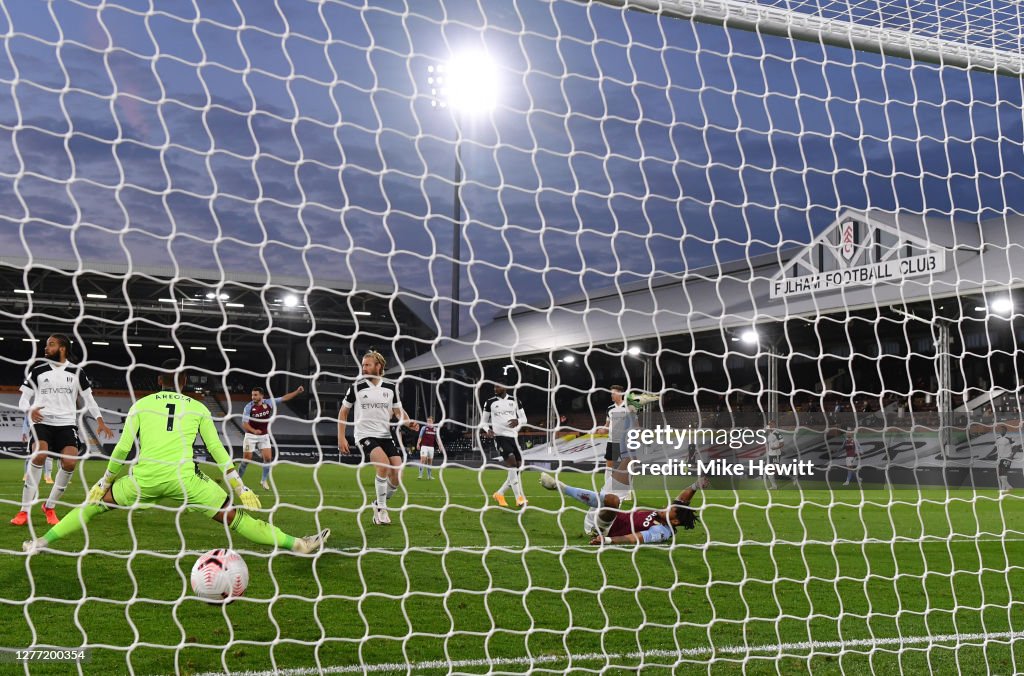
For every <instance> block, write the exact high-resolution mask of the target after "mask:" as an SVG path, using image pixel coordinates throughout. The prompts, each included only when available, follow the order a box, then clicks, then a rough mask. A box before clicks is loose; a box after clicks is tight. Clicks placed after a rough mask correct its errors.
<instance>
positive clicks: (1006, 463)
mask: <svg viewBox="0 0 1024 676" xmlns="http://www.w3.org/2000/svg"><path fill="white" fill-rule="evenodd" d="M996 473H997V474H998V475H999V476H1006V475H1007V474H1009V473H1010V459H1009V458H1003V459H1002V460H1000V461H999V468H998V469H997V470H996Z"/></svg>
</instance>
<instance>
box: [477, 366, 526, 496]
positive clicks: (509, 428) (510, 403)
mask: <svg viewBox="0 0 1024 676" xmlns="http://www.w3.org/2000/svg"><path fill="white" fill-rule="evenodd" d="M525 424H526V413H525V412H524V411H523V407H522V406H520V405H519V402H518V401H516V399H515V397H512V396H511V395H510V394H509V393H508V390H507V389H506V388H505V385H503V384H496V385H495V386H494V396H493V397H491V398H490V399H488V400H487V401H486V402H484V410H483V413H482V414H481V416H480V429H481V430H482V431H483V432H484V434H486V435H487V437H488V438H493V439H494V444H495V446H496V447H497V448H498V452H499V453H500V454H501V455H502V457H503V458H505V466H506V467H508V478H506V479H505V483H503V484H501V488H499V489H498V490H497V491H495V493H494V495H492V496H491V497H493V498H494V499H495V501H497V503H498V504H499V505H501V506H502V507H508V502H506V500H505V491H507V490H508V489H509V488H511V489H512V494H513V495H515V496H516V505H518V506H520V507H525V506H526V496H525V495H524V494H523V484H522V481H521V480H520V477H519V471H520V467H522V465H523V454H522V452H521V451H520V450H519V429H520V428H521V427H522V426H523V425H525Z"/></svg>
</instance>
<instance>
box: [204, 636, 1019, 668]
mask: <svg viewBox="0 0 1024 676" xmlns="http://www.w3.org/2000/svg"><path fill="white" fill-rule="evenodd" d="M1017 639H1024V631H1000V632H991V633H987V634H981V633H978V634H939V635H936V636H896V637H886V638H861V639H848V640H845V641H844V640H837V641H798V642H792V643H775V644H764V645H754V646H742V645H735V646H722V647H710V646H708V647H698V648H681V649H679V650H643V651H637V652H628V653H580V654H569V655H537V656H536V657H495V658H492V659H465V660H429V661H423V662H389V663H377V664H346V665H340V666H321V667H319V668H317V667H306V668H292V669H279V670H276V671H236V672H233V673H235V674H236V675H237V676H275V675H276V676H307V675H312V674H352V673H378V672H388V671H403V672H409V671H426V670H430V669H444V670H447V671H450V670H452V669H464V668H467V667H502V666H515V665H523V666H537V665H544V664H558V663H563V662H567V663H570V664H571V663H576V662H610V663H612V664H614V663H616V662H619V661H631V662H632V661H636V660H641V661H642V660H646V659H664V658H668V659H673V660H681V659H688V658H707V657H727V656H744V655H759V654H760V655H786V654H791V653H804V652H815V651H821V652H831V651H836V650H838V651H840V652H844V651H852V650H855V649H858V648H866V649H868V650H872V649H875V648H902V647H914V646H932V645H941V644H947V643H953V644H956V645H960V644H978V643H984V642H988V641H1014V640H1017ZM623 666H628V665H623ZM201 676H214V672H208V673H206V674H201Z"/></svg>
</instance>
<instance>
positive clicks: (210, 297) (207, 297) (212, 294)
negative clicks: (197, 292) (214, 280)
mask: <svg viewBox="0 0 1024 676" xmlns="http://www.w3.org/2000/svg"><path fill="white" fill-rule="evenodd" d="M216 297H217V294H215V293H214V292H213V291H210V292H209V293H207V294H206V300H213V299H214V298H216Z"/></svg>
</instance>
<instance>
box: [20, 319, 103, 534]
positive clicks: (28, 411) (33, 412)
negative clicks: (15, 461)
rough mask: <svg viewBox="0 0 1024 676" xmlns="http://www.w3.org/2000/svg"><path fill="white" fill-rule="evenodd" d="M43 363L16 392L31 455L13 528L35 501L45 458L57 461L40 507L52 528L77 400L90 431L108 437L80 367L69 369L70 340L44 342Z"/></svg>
mask: <svg viewBox="0 0 1024 676" xmlns="http://www.w3.org/2000/svg"><path fill="white" fill-rule="evenodd" d="M44 350H45V351H44V355H45V356H46V359H45V360H44V361H41V362H39V363H37V364H34V365H33V366H32V369H31V371H29V374H28V377H27V378H26V379H25V383H24V384H23V385H22V386H21V400H20V401H19V402H18V408H19V409H21V410H22V411H23V412H24V413H25V417H26V418H27V419H28V421H29V424H30V425H31V426H32V438H33V439H35V452H34V454H33V455H32V460H31V462H29V465H28V471H27V472H26V478H25V485H24V487H23V488H22V491H21V510H20V511H19V512H18V513H17V514H16V515H15V516H14V518H13V519H11V524H12V525H14V526H24V525H25V524H27V523H28V512H29V509H31V507H32V503H33V502H34V501H35V499H36V497H38V495H39V480H40V478H41V476H42V474H43V464H44V462H45V460H46V458H47V456H48V455H50V454H53V455H57V454H59V456H60V470H59V471H58V472H57V480H56V481H55V482H54V484H53V488H51V489H50V497H48V498H47V499H46V502H45V503H44V504H43V513H44V514H45V515H46V523H48V524H50V525H51V526H52V525H54V524H56V523H57V521H58V519H57V513H56V511H55V510H54V508H55V507H56V505H57V501H58V500H60V498H61V496H62V495H64V491H65V490H66V489H67V487H68V482H69V481H71V477H72V476H73V475H74V472H75V465H77V464H78V454H79V453H80V452H81V449H82V444H81V442H80V441H79V439H78V398H79V397H81V398H82V401H83V402H84V403H85V409H86V410H87V411H88V412H89V414H90V415H91V416H92V417H94V418H96V428H97V429H98V430H99V433H100V434H102V435H103V436H105V437H107V438H108V439H113V438H114V432H113V430H111V429H110V428H109V427H107V424H106V423H105V422H103V416H102V415H101V414H100V407H99V406H97V405H96V400H95V399H94V398H93V396H92V383H91V382H89V378H88V376H86V375H85V372H84V371H83V370H82V367H81V366H78V365H77V364H73V363H72V362H71V361H69V360H70V358H71V339H70V338H68V337H67V336H65V335H64V334H62V333H56V334H54V335H52V336H50V337H49V338H47V339H46V347H45V348H44Z"/></svg>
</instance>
